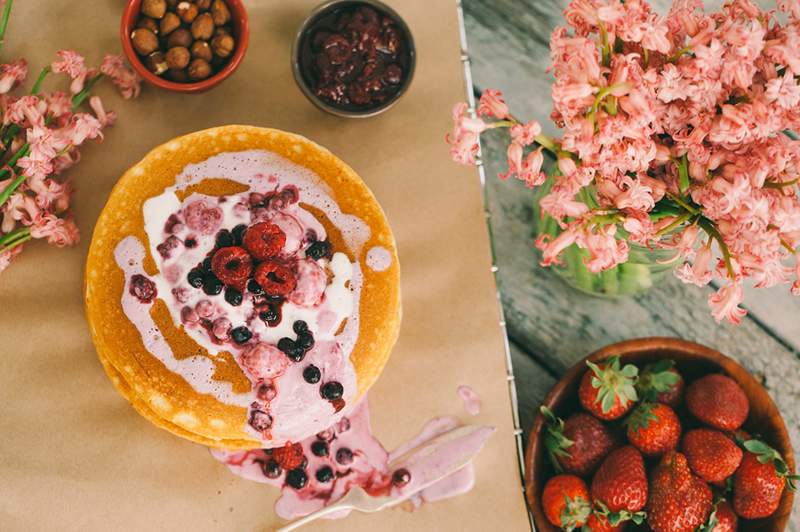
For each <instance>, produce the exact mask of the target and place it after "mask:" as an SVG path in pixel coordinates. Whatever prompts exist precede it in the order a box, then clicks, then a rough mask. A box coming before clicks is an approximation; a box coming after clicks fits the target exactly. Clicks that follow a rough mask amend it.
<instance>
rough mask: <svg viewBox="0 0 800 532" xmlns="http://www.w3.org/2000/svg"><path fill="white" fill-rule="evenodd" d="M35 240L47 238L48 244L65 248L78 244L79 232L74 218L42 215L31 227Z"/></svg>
mask: <svg viewBox="0 0 800 532" xmlns="http://www.w3.org/2000/svg"><path fill="white" fill-rule="evenodd" d="M31 236H32V237H33V238H46V239H47V243H48V244H52V245H54V246H56V247H59V248H63V247H66V246H72V245H74V244H76V243H77V242H78V239H79V232H78V227H77V226H76V225H75V221H74V220H72V218H59V217H57V216H56V215H54V214H43V213H40V214H39V215H38V216H37V217H36V219H35V220H34V221H33V225H31Z"/></svg>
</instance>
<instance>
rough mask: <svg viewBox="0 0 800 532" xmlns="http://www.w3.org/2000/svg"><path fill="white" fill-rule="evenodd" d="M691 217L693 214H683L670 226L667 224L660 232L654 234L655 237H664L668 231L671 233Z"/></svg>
mask: <svg viewBox="0 0 800 532" xmlns="http://www.w3.org/2000/svg"><path fill="white" fill-rule="evenodd" d="M693 216H694V214H692V213H690V212H687V213H685V214H682V215H680V216H678V217H677V218H676V219H675V220H674V221H673V222H672V223H671V224H669V225H668V226H666V227H665V228H664V229H662V230H661V231H659V232H658V233H656V237H661V236H664V235H666V234H667V233H669V232H670V231H672V230H673V229H675V228H676V227H679V226H680V225H681V224H683V223H684V222H686V221H688V220H689V219H690V218H692V217H693Z"/></svg>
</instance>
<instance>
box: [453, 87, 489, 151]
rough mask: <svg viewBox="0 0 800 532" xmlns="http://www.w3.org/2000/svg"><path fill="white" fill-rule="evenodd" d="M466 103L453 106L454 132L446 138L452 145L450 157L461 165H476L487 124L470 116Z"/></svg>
mask: <svg viewBox="0 0 800 532" xmlns="http://www.w3.org/2000/svg"><path fill="white" fill-rule="evenodd" d="M467 110H468V107H467V104H466V103H463V102H461V103H458V104H456V105H455V106H453V131H452V133H450V134H448V135H447V136H445V141H447V143H448V144H449V145H450V156H451V157H452V158H453V160H454V161H455V162H457V163H460V164H467V165H472V164H475V162H476V161H475V157H476V156H477V155H478V150H479V149H480V145H479V143H478V142H479V139H480V134H481V132H483V131H485V130H486V127H487V125H486V123H485V122H484V121H483V120H481V119H479V118H472V117H470V116H468V115H467V114H466V113H467Z"/></svg>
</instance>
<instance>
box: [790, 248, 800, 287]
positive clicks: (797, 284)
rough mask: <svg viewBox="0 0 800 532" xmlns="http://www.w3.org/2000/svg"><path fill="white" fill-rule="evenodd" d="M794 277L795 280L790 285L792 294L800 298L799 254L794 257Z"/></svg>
mask: <svg viewBox="0 0 800 532" xmlns="http://www.w3.org/2000/svg"><path fill="white" fill-rule="evenodd" d="M794 276H795V280H794V283H792V294H794V295H796V296H800V254H795V256H794Z"/></svg>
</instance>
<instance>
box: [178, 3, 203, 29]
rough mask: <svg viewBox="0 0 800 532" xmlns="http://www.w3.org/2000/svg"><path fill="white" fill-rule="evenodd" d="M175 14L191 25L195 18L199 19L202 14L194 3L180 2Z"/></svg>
mask: <svg viewBox="0 0 800 532" xmlns="http://www.w3.org/2000/svg"><path fill="white" fill-rule="evenodd" d="M175 12H176V13H177V14H178V16H179V17H181V20H182V21H184V22H185V23H187V24H191V23H192V21H194V19H195V18H197V14H198V13H199V12H200V10H199V9H197V6H196V5H195V4H194V3H193V2H180V3H179V4H178V7H176V8H175Z"/></svg>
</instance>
